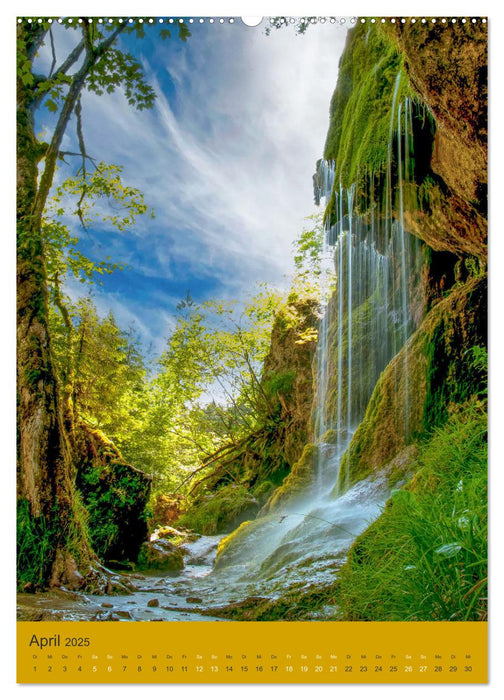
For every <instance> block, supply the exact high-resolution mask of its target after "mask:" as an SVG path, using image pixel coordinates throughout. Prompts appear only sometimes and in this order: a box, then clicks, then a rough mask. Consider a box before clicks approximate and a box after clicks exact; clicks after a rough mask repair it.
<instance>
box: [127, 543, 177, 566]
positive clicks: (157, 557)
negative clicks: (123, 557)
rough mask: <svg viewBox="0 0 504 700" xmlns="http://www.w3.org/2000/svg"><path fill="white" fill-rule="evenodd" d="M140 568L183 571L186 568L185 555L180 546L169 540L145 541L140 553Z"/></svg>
mask: <svg viewBox="0 0 504 700" xmlns="http://www.w3.org/2000/svg"><path fill="white" fill-rule="evenodd" d="M137 563H138V567H139V568H140V569H146V570H149V569H158V570H164V571H181V570H182V569H183V568H184V555H183V552H182V550H181V549H180V547H177V546H176V545H175V544H173V543H172V542H169V541H168V540H164V539H159V540H157V541H155V542H144V543H143V545H142V547H141V548H140V553H139V555H138V562H137Z"/></svg>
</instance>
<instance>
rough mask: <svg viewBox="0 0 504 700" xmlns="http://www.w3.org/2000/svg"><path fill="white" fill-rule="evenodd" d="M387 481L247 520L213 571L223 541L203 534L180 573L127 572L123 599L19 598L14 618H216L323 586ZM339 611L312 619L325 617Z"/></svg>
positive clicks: (61, 594) (373, 513)
mask: <svg viewBox="0 0 504 700" xmlns="http://www.w3.org/2000/svg"><path fill="white" fill-rule="evenodd" d="M388 494H389V488H388V484H387V480H386V479H385V478H384V477H377V478H375V479H374V480H373V479H371V478H369V479H365V480H363V481H360V482H358V483H357V484H355V485H354V486H353V487H352V488H351V489H349V490H348V491H347V492H345V493H344V494H343V495H341V496H339V497H334V496H331V495H327V493H326V495H319V496H313V495H312V496H311V497H307V498H306V500H305V501H304V502H303V501H301V502H297V503H296V505H295V506H293V507H292V509H286V510H285V511H284V512H283V513H281V514H278V513H275V515H273V516H268V517H265V518H260V519H258V520H255V521H253V523H252V525H253V526H252V527H251V528H250V532H249V533H248V534H247V536H246V537H245V538H243V541H242V540H241V539H240V541H238V542H236V543H232V545H231V546H230V547H229V549H228V550H226V553H225V557H223V561H222V562H221V561H219V565H218V566H217V567H215V566H214V565H215V559H216V553H217V546H218V544H219V542H220V540H221V539H222V538H223V537H225V536H226V535H215V536H202V537H200V538H199V539H197V540H196V541H194V542H191V543H189V544H186V545H184V548H185V550H186V551H187V554H186V556H185V567H184V569H183V570H182V571H180V572H178V573H169V574H166V573H163V572H161V573H160V572H159V571H157V572H145V573H143V572H142V573H131V574H127V576H126V577H125V578H126V580H127V582H128V585H129V587H130V588H132V589H134V590H132V591H131V592H130V593H128V594H125V595H87V594H86V595H84V594H80V593H73V592H65V591H61V590H53V591H49V592H47V593H38V594H20V595H19V596H18V605H19V608H18V616H19V619H57V620H158V621H161V620H164V621H183V620H219V619H222V620H223V619H224V618H223V617H220V616H219V610H218V609H219V607H221V606H228V605H233V604H238V603H240V602H241V601H243V600H246V599H248V598H250V597H253V596H254V597H255V596H258V597H261V598H268V599H277V598H279V597H281V596H282V595H284V594H285V592H286V591H287V590H289V589H292V588H293V587H294V588H296V589H297V590H300V591H303V590H308V588H310V587H312V586H313V585H315V586H320V587H323V586H328V585H330V584H331V583H332V582H334V579H335V577H336V575H337V571H338V569H339V568H340V566H341V565H342V563H343V562H344V560H345V556H346V553H347V551H348V548H349V547H350V545H351V543H352V542H353V540H354V539H355V537H356V536H358V535H359V534H360V533H361V532H363V531H364V530H365V528H366V527H367V526H368V525H369V524H370V522H372V521H373V520H374V519H375V518H376V517H378V515H379V514H380V513H381V511H382V509H383V506H384V504H385V501H386V499H387V497H388ZM336 613H337V610H336V609H334V608H332V609H325V610H322V611H317V612H315V613H314V617H313V619H330V618H331V617H334V616H335V615H336Z"/></svg>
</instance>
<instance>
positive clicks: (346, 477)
mask: <svg viewBox="0 0 504 700" xmlns="http://www.w3.org/2000/svg"><path fill="white" fill-rule="evenodd" d="M400 77H401V74H400V73H399V74H398V77H397V79H396V82H395V89H394V96H393V101H392V116H391V121H390V132H389V143H388V148H387V162H386V164H385V167H384V175H383V176H382V183H381V184H382V191H383V192H384V196H383V197H381V198H380V197H377V196H376V182H377V176H376V175H375V174H372V173H370V174H369V175H368V178H367V180H368V182H367V188H366V187H364V188H363V187H362V185H361V186H360V189H359V190H358V189H357V186H356V184H353V185H351V186H350V187H347V188H344V187H343V186H342V184H341V183H338V184H337V185H336V184H335V183H334V177H335V170H336V168H335V164H334V163H333V162H327V161H319V164H318V173H317V176H316V182H317V183H318V185H319V191H318V197H319V199H321V198H322V197H324V198H325V202H326V207H328V205H329V204H330V207H328V208H327V209H326V218H325V241H324V255H325V256H326V257H327V256H328V255H331V256H332V259H333V267H334V271H335V273H334V287H335V289H334V292H333V293H332V296H331V297H330V298H329V299H327V290H325V291H324V295H325V298H324V299H323V302H322V310H323V311H322V313H323V315H322V318H321V321H320V328H319V347H318V351H317V373H316V381H317V389H316V409H315V415H316V416H317V419H316V430H315V436H316V441H317V442H318V444H319V451H318V464H317V483H318V484H319V485H320V484H322V483H325V482H327V480H325V479H324V476H323V472H324V469H325V468H326V467H325V466H324V455H325V454H326V453H327V451H328V450H327V443H326V442H325V438H324V436H327V435H329V433H330V432H331V429H332V430H333V431H334V432H335V440H334V441H335V444H336V447H337V450H336V451H337V453H338V454H339V455H341V454H343V452H345V450H346V452H345V454H346V456H345V458H344V459H343V461H342V462H341V460H340V463H339V464H338V467H337V469H336V470H335V469H334V465H333V466H329V472H331V476H332V477H333V478H334V479H335V482H336V491H337V492H338V493H342V492H344V491H345V490H347V489H348V487H349V485H350V469H349V467H350V462H351V452H350V449H347V448H348V446H349V444H350V439H351V436H352V435H353V433H354V432H355V430H356V428H357V426H358V424H359V423H360V422H361V421H362V419H363V416H364V413H365V410H366V406H367V404H368V402H369V399H370V397H371V394H372V392H373V389H374V387H375V385H376V383H377V381H378V379H379V376H380V374H381V372H382V371H383V370H384V369H385V367H386V366H387V364H388V363H389V362H390V360H391V359H392V358H393V357H394V356H395V355H396V354H397V353H398V352H399V351H400V350H401V349H403V362H404V371H403V373H402V374H403V387H402V391H403V394H404V411H403V421H404V423H403V426H401V429H402V430H403V431H404V434H405V436H406V437H407V436H408V431H409V423H410V420H409V412H410V400H409V392H410V387H409V385H408V350H407V341H408V338H409V337H410V335H411V333H412V331H413V330H414V329H415V321H414V318H415V314H414V313H413V312H414V306H415V303H416V300H415V296H414V292H415V290H416V289H417V288H418V284H417V281H418V277H419V274H420V269H421V266H422V262H423V259H422V250H421V244H420V242H419V241H418V239H417V238H416V237H414V236H412V235H411V234H409V233H408V232H407V230H406V228H405V196H406V189H405V188H407V185H408V182H410V181H411V178H412V170H413V166H414V158H413V116H412V103H411V100H410V99H408V98H406V99H405V100H403V101H401V102H400V103H399V104H396V102H397V93H398V86H399V81H400ZM383 180H384V182H383ZM324 186H325V187H327V189H325V191H324V190H323V187H324ZM321 363H322V365H323V366H321ZM328 431H329V433H328ZM340 471H341V474H339V472H340Z"/></svg>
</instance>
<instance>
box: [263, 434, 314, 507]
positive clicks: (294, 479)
mask: <svg viewBox="0 0 504 700" xmlns="http://www.w3.org/2000/svg"><path fill="white" fill-rule="evenodd" d="M317 455H318V447H317V446H316V445H305V448H304V450H303V454H302V455H301V458H300V459H299V460H298V461H297V462H296V464H295V465H294V466H293V467H292V470H291V472H290V474H289V475H288V476H287V477H286V478H285V479H284V481H283V483H282V485H281V486H279V487H278V488H277V489H276V490H275V491H274V492H273V494H272V495H271V496H270V498H269V499H268V501H267V502H266V504H265V505H264V506H263V507H262V509H261V512H260V515H261V516H262V515H266V514H267V513H271V512H272V511H274V510H276V509H277V508H279V507H282V508H284V507H285V506H287V505H291V504H292V503H295V502H296V501H297V500H298V499H299V498H301V497H302V496H304V495H306V492H307V491H308V490H309V488H310V486H311V484H312V481H313V469H314V465H315V463H316V460H317Z"/></svg>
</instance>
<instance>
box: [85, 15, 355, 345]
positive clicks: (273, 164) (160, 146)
mask: <svg viewBox="0 0 504 700" xmlns="http://www.w3.org/2000/svg"><path fill="white" fill-rule="evenodd" d="M345 38H346V32H345V31H344V30H343V28H342V27H338V26H335V25H330V24H327V25H325V26H322V25H318V26H314V27H311V28H310V29H309V31H308V32H307V33H306V34H305V35H304V36H296V35H295V34H294V32H293V31H291V30H290V29H284V30H280V31H275V32H272V33H271V35H270V36H265V34H264V31H263V30H262V29H254V30H250V29H246V28H243V27H239V26H214V27H207V28H206V30H205V31H203V30H200V29H199V28H195V31H194V32H193V36H192V37H191V38H190V39H189V40H188V42H187V44H186V45H184V44H182V43H181V42H178V41H176V40H172V43H171V44H165V43H163V42H159V44H158V45H156V46H155V51H153V50H152V46H149V45H147V44H146V45H145V49H144V51H145V56H144V57H143V62H144V66H145V69H146V72H147V75H148V78H149V80H150V81H151V83H152V84H153V85H154V87H155V89H156V92H157V94H158V99H157V101H156V106H155V108H154V109H153V110H151V111H148V112H141V113H139V112H136V111H135V110H133V109H132V108H131V107H129V106H128V105H127V103H126V100H125V98H124V97H123V96H122V95H121V94H120V93H114V94H113V95H103V96H100V97H98V96H96V95H92V94H89V95H86V97H85V99H84V101H83V102H84V105H83V106H84V118H85V136H86V141H87V145H88V151H89V152H90V153H92V154H93V155H94V156H95V157H98V158H103V159H104V160H107V161H109V162H116V163H119V164H122V165H124V179H125V181H126V182H128V184H132V185H135V186H137V187H139V188H140V189H141V190H142V191H143V192H144V193H145V195H146V198H147V200H148V202H149V203H150V204H152V205H153V206H154V208H155V211H156V219H155V221H153V222H152V221H150V220H149V221H143V222H139V224H138V227H137V231H136V235H135V242H134V245H131V246H130V245H129V243H128V240H127V239H121V240H119V239H118V238H117V237H112V238H111V239H110V240H111V254H112V255H113V256H114V254H115V253H119V254H120V256H121V259H125V257H126V262H128V263H129V264H131V265H132V267H133V268H135V266H136V271H137V272H138V273H139V274H143V275H145V276H149V275H150V276H152V278H153V284H154V280H155V279H156V278H163V277H164V278H165V279H167V280H170V281H171V283H172V284H175V283H176V282H177V279H179V281H180V290H181V293H180V294H179V295H178V298H180V296H182V295H183V294H184V293H185V289H186V288H187V287H188V286H191V281H192V282H193V283H194V286H195V287H196V288H197V287H198V282H197V280H198V279H210V278H211V279H213V283H212V285H211V291H212V294H215V295H217V296H222V297H228V298H229V297H233V296H236V295H237V294H238V293H239V291H240V290H243V289H249V288H251V287H252V285H253V283H254V282H255V281H257V280H264V281H268V282H271V283H277V284H279V285H283V284H284V276H285V275H286V274H288V273H289V272H290V271H291V270H292V262H291V260H292V252H291V246H292V242H293V240H294V239H295V238H296V236H297V235H298V234H299V233H300V231H301V228H302V226H303V219H304V217H305V216H307V215H308V214H310V213H312V211H313V209H314V205H313V193H312V181H311V176H312V173H313V171H314V167H315V161H316V160H317V158H319V157H320V156H321V154H322V151H323V146H324V141H325V135H326V132H327V127H328V113H329V102H330V98H331V95H332V92H333V89H334V86H335V84H336V80H337V67H338V61H339V57H340V55H341V51H342V49H343V44H344V41H345ZM167 80H170V81H171V83H172V86H173V87H172V88H171V89H169V90H168V94H166V93H165V92H164V91H163V89H162V87H161V86H163V85H166V84H167V82H166V81H167ZM106 290H107V287H104V288H103V290H102V291H100V294H101V298H103V300H104V302H105V300H106V299H107V291H106ZM114 294H115V295H116V296H115V297H113V296H110V297H109V298H110V303H111V305H114V306H115V308H116V309H119V308H121V309H122V311H121V313H123V314H124V317H125V318H126V315H127V314H126V310H127V309H128V308H130V309H135V311H134V312H132V313H133V315H137V316H138V319H139V321H141V325H142V327H143V328H144V330H143V331H142V332H144V333H145V335H146V337H147V336H150V337H152V335H153V333H154V334H157V333H158V332H159V329H158V327H157V326H158V320H156V319H155V318H154V317H152V318H151V317H150V316H149V317H147V315H146V314H144V315H142V314H141V311H140V310H139V305H140V304H141V299H140V298H135V289H131V290H129V292H128V291H127V290H126V291H125V290H122V291H121V295H120V298H119V297H118V296H117V295H118V293H117V291H115V292H114ZM152 298H153V297H152ZM173 298H177V295H176V294H175V293H174V292H173V287H172V288H171V293H170V301H169V302H166V303H172V301H173ZM172 310H173V309H172V308H171V309H170V308H168V306H167V305H165V302H162V305H161V306H160V308H159V310H158V313H159V315H160V316H159V317H162V315H163V314H167V313H169V312H170V311H172ZM149 313H150V312H149ZM149 328H150V329H151V330H149ZM154 328H156V330H154V331H153V330H152V329H154Z"/></svg>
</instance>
